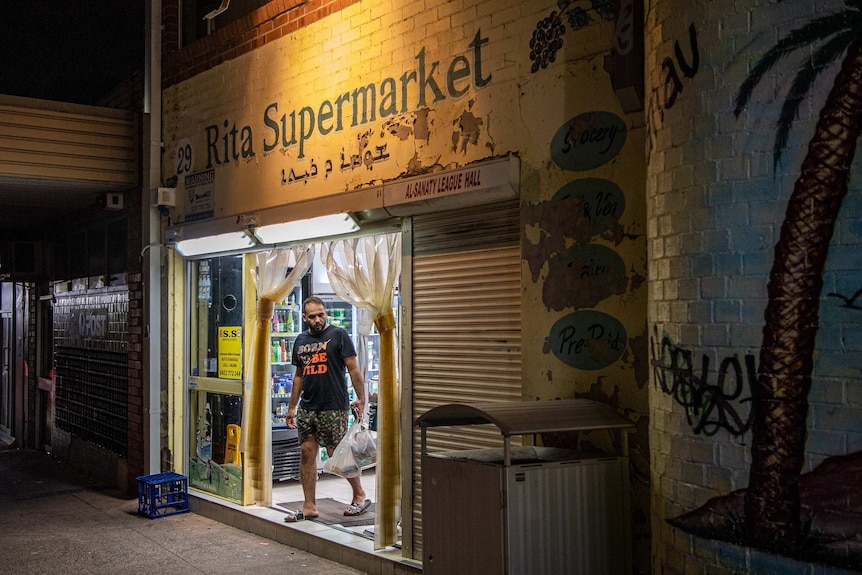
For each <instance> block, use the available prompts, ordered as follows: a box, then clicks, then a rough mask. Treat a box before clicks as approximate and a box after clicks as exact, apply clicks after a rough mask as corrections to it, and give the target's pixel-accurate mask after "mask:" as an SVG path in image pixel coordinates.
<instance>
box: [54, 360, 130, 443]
mask: <svg viewBox="0 0 862 575" xmlns="http://www.w3.org/2000/svg"><path fill="white" fill-rule="evenodd" d="M55 361H56V374H55V375H56V390H57V397H56V401H55V409H56V416H55V423H56V426H57V428H58V429H62V430H63V431H66V432H68V433H70V434H71V435H73V436H75V437H79V438H81V439H84V440H87V441H90V442H92V443H94V444H96V445H99V446H100V447H104V448H105V449H108V450H110V451H112V452H114V453H117V454H119V455H121V456H125V455H126V454H127V452H128V423H127V420H128V387H129V378H128V372H129V363H128V354H127V353H120V352H112V351H99V350H88V349H79V348H70V347H60V348H57V350H56V353H55Z"/></svg>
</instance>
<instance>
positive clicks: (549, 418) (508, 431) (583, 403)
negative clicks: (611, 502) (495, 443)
mask: <svg viewBox="0 0 862 575" xmlns="http://www.w3.org/2000/svg"><path fill="white" fill-rule="evenodd" d="M483 423H493V424H494V425H496V426H497V427H499V428H500V432H501V433H502V434H503V437H509V436H511V435H526V434H533V433H550V432H555V431H587V430H593V429H618V428H624V427H632V426H633V425H634V424H633V423H632V422H630V421H628V420H627V419H625V418H624V417H623V416H621V415H620V414H618V413H617V412H616V411H614V410H613V409H611V408H610V407H608V406H607V405H604V404H602V403H599V402H597V401H593V400H591V399H560V400H556V401H503V402H494V403H477V404H473V405H467V404H464V403H447V404H445V405H439V406H437V407H434V408H431V409H429V410H428V411H426V412H425V413H423V414H422V415H420V416H419V417H417V418H416V421H415V422H414V425H418V426H420V427H439V426H444V425H477V424H483Z"/></svg>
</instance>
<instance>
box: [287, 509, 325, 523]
mask: <svg viewBox="0 0 862 575" xmlns="http://www.w3.org/2000/svg"><path fill="white" fill-rule="evenodd" d="M318 517H319V515H318V514H317V513H313V514H312V513H309V514H307V515H306V514H305V513H303V512H302V510H299V511H288V512H287V515H286V516H285V517H284V522H285V523H297V522H298V521H305V520H306V519H317V518H318Z"/></svg>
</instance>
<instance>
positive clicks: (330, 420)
mask: <svg viewBox="0 0 862 575" xmlns="http://www.w3.org/2000/svg"><path fill="white" fill-rule="evenodd" d="M347 418H348V412H347V411H340V410H335V411H308V410H306V409H303V408H302V407H300V408H298V409H297V410H296V429H297V431H298V434H299V442H300V443H304V442H305V441H306V440H307V439H308V438H310V437H316V438H317V442H318V443H319V444H320V445H322V446H323V447H331V448H332V449H335V448H336V447H337V446H338V443H339V442H340V441H341V438H342V437H344V434H345V433H347Z"/></svg>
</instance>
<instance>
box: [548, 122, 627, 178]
mask: <svg viewBox="0 0 862 575" xmlns="http://www.w3.org/2000/svg"><path fill="white" fill-rule="evenodd" d="M625 142H626V124H625V122H623V120H622V119H621V118H620V117H619V116H617V115H616V114H611V113H610V112H587V113H585V114H581V115H579V116H575V117H574V118H572V119H571V120H569V121H568V122H566V123H565V124H563V125H562V126H561V127H560V129H559V130H557V133H556V134H554V137H553V138H552V139H551V159H553V160H554V163H555V164H557V165H558V166H559V167H561V168H562V169H564V170H570V171H574V172H581V171H584V170H592V169H593V168H598V167H599V166H602V165H604V164H606V163H608V162H610V161H611V160H613V159H614V158H615V157H616V156H617V154H619V153H620V150H622V148H623V144H625Z"/></svg>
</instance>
